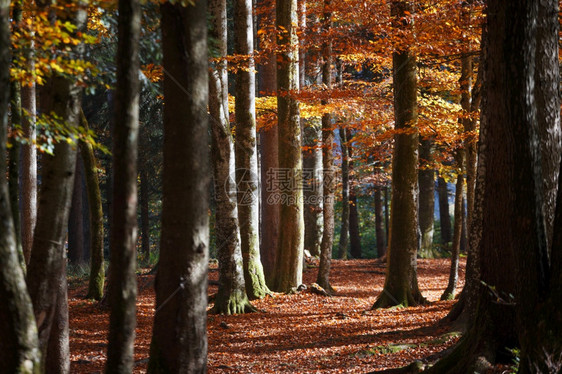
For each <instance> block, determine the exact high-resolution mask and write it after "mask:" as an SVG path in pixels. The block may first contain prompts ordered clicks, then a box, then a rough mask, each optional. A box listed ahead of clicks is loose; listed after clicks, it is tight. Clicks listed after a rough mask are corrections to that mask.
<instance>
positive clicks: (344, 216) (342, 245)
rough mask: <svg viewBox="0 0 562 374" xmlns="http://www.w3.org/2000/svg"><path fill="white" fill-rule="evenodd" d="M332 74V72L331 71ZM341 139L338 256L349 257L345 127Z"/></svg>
mask: <svg viewBox="0 0 562 374" xmlns="http://www.w3.org/2000/svg"><path fill="white" fill-rule="evenodd" d="M330 74H331V72H330ZM339 134H340V141H341V143H340V144H341V153H342V156H341V179H342V190H341V196H342V209H341V230H340V242H339V246H338V251H339V253H338V257H339V258H347V245H348V243H349V148H350V147H349V144H348V139H347V134H346V131H345V129H344V128H343V127H340V129H339Z"/></svg>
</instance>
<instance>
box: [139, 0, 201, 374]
mask: <svg viewBox="0 0 562 374" xmlns="http://www.w3.org/2000/svg"><path fill="white" fill-rule="evenodd" d="M160 9H161V12H162V23H161V25H162V42H163V51H164V61H163V66H164V69H165V71H166V72H167V73H166V75H165V76H164V102H165V105H164V171H163V173H164V174H163V192H162V195H163V201H162V236H161V244H160V262H159V265H158V272H157V274H156V282H155V285H156V311H155V316H154V329H153V335H152V343H151V347H150V361H149V363H148V373H164V372H172V373H205V372H206V371H207V335H206V332H207V311H206V308H207V277H208V274H207V273H208V258H209V218H208V208H209V206H208V198H209V180H210V176H209V170H208V168H209V162H208V160H209V148H208V144H209V142H208V140H209V139H208V126H207V125H208V114H207V102H208V87H209V83H208V74H209V71H208V64H207V61H208V47H207V17H206V14H207V2H206V1H205V0H197V1H195V2H194V4H193V5H187V6H185V7H184V6H182V5H181V4H180V3H174V4H172V3H170V2H166V3H163V4H161V5H160Z"/></svg>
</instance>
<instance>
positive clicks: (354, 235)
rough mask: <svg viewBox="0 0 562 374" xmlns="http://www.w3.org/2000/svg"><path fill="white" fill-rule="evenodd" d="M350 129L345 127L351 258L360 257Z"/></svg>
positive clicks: (355, 183) (359, 236) (355, 184)
mask: <svg viewBox="0 0 562 374" xmlns="http://www.w3.org/2000/svg"><path fill="white" fill-rule="evenodd" d="M352 137H353V135H352V134H351V130H350V129H347V142H348V144H347V156H348V158H349V181H350V182H349V241H350V243H351V248H350V254H351V257H352V258H361V257H362V254H361V233H360V231H359V210H358V207H357V181H356V178H357V177H356V176H355V173H354V169H353V168H354V164H353V146H352V144H351V139H352Z"/></svg>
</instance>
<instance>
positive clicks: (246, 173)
mask: <svg viewBox="0 0 562 374" xmlns="http://www.w3.org/2000/svg"><path fill="white" fill-rule="evenodd" d="M253 37H254V33H253V21H252V1H251V0H235V2H234V41H235V42H234V51H235V53H237V54H240V55H243V56H245V57H244V58H245V60H244V62H243V63H242V64H243V66H242V67H241V68H240V69H239V70H238V71H237V73H236V80H235V86H234V87H235V88H234V90H235V96H236V104H235V112H236V113H235V114H236V143H235V144H236V153H235V154H236V186H237V187H238V220H239V222H240V239H241V247H242V257H243V263H244V280H245V283H246V293H247V294H248V297H249V298H250V299H261V298H263V297H265V296H266V295H267V294H268V293H269V288H268V287H267V285H266V284H265V277H264V274H263V267H262V264H261V259H260V248H259V245H260V239H259V191H258V184H259V183H258V153H257V147H256V140H257V139H256V108H255V107H256V103H255V74H254V69H255V66H254V57H253V53H254V42H253ZM246 59H247V60H246Z"/></svg>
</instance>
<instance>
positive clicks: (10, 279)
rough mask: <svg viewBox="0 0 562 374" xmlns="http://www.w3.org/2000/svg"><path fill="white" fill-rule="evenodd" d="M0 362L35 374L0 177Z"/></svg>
mask: <svg viewBox="0 0 562 374" xmlns="http://www.w3.org/2000/svg"><path fill="white" fill-rule="evenodd" d="M10 45H11V42H10V2H9V1H7V0H1V1H0V85H1V86H2V87H8V85H9V82H10V60H11V59H10ZM9 100H10V96H9V91H8V90H6V89H3V90H0V175H6V131H7V126H8V123H7V122H8V103H9ZM0 222H1V225H0V300H2V302H1V303H0V351H1V352H2V354H0V365H1V367H2V370H3V371H5V372H6V373H39V372H40V366H39V361H40V357H39V349H38V345H39V343H38V340H37V330H36V324H35V318H34V317H33V309H32V307H31V300H30V298H29V294H28V293H27V289H26V286H25V280H24V275H23V270H22V268H21V266H20V265H19V261H18V255H17V251H16V241H15V236H14V226H13V224H12V212H11V209H10V201H9V195H8V186H7V181H6V178H0Z"/></svg>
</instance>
